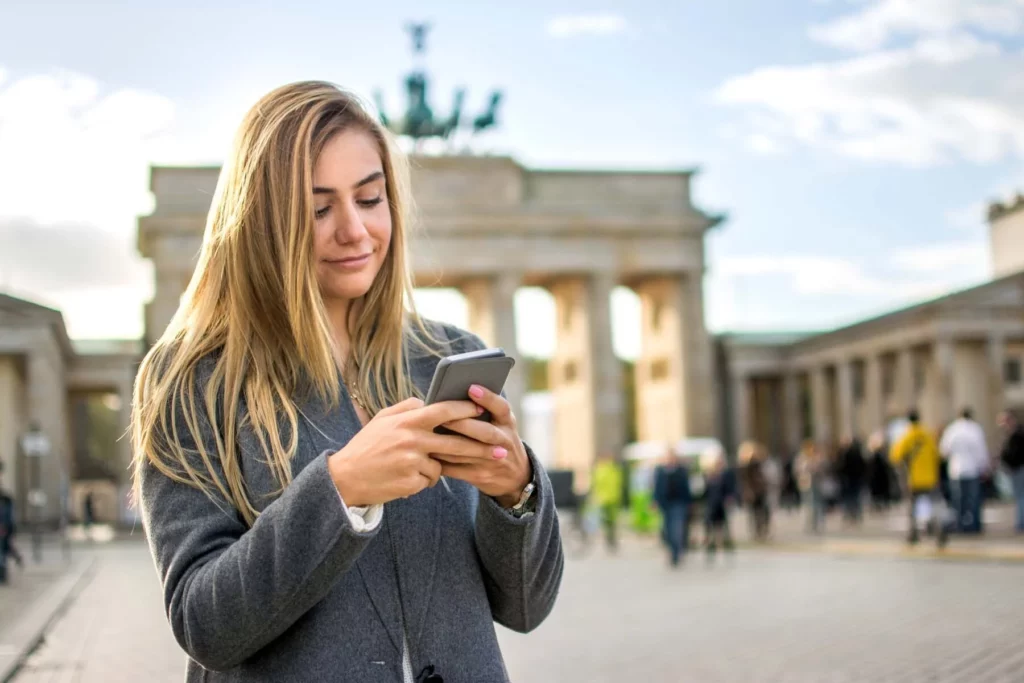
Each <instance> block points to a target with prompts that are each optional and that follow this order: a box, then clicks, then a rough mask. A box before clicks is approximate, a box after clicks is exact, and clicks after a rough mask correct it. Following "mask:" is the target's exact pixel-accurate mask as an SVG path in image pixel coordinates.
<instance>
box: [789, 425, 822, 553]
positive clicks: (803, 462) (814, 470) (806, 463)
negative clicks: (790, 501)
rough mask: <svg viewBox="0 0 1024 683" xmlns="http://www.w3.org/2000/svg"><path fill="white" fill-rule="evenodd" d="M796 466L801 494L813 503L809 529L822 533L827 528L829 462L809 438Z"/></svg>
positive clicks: (801, 448) (804, 443)
mask: <svg viewBox="0 0 1024 683" xmlns="http://www.w3.org/2000/svg"><path fill="white" fill-rule="evenodd" d="M794 467H795V469H796V471H797V480H798V481H799V483H800V492H801V495H802V496H806V497H807V498H808V499H809V500H810V503H811V510H810V513H809V516H808V518H807V530H808V531H809V532H810V533H813V534H820V533H822V532H823V531H824V530H825V509H826V493H827V491H826V490H825V489H826V480H827V477H828V476H829V472H828V463H827V462H826V461H825V457H824V455H823V454H822V451H821V449H820V448H819V447H818V445H817V444H816V443H814V441H812V440H810V439H807V440H805V441H804V442H803V443H802V444H801V445H800V453H799V454H798V455H797V457H796V464H795V465H794Z"/></svg>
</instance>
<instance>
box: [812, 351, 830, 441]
mask: <svg viewBox="0 0 1024 683" xmlns="http://www.w3.org/2000/svg"><path fill="white" fill-rule="evenodd" d="M825 372H826V368H825V366H824V365H822V366H818V367H815V368H813V369H812V370H811V373H810V375H811V419H812V420H813V429H812V434H813V435H814V440H815V441H818V442H820V443H825V442H827V441H829V440H830V439H831V438H832V428H833V425H832V408H831V402H832V401H831V397H830V396H829V390H828V378H827V377H826V376H825Z"/></svg>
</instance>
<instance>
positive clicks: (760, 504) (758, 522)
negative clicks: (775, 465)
mask: <svg viewBox="0 0 1024 683" xmlns="http://www.w3.org/2000/svg"><path fill="white" fill-rule="evenodd" d="M736 459H737V461H738V462H739V482H740V493H741V495H742V498H743V504H744V506H745V507H746V508H747V511H748V514H749V516H750V530H751V536H752V537H753V538H754V540H756V541H765V540H767V539H768V531H769V524H770V523H771V508H770V507H769V505H768V477H767V475H766V472H765V460H766V454H765V450H764V447H763V446H761V445H760V444H758V443H755V442H753V441H747V442H744V443H742V444H740V448H739V451H738V452H737V458H736Z"/></svg>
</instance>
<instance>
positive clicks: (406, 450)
mask: <svg viewBox="0 0 1024 683" xmlns="http://www.w3.org/2000/svg"><path fill="white" fill-rule="evenodd" d="M482 412H483V409H482V408H480V407H479V406H477V405H476V404H474V403H472V402H471V401H444V402H442V403H435V404H433V405H429V406H424V405H423V401H421V400H420V399H418V398H410V399H407V400H405V401H402V402H401V403H398V404H396V405H393V406H390V407H388V408H385V409H384V410H382V411H380V412H379V413H377V414H376V415H375V416H374V417H373V419H371V420H370V421H369V422H367V423H366V426H364V427H363V428H362V429H361V430H359V432H358V433H357V434H356V435H355V436H354V437H352V440H351V441H349V442H348V444H346V445H345V447H344V448H342V449H341V450H340V451H338V452H337V453H335V454H334V455H332V456H330V459H329V462H328V468H329V470H330V473H331V479H333V480H334V485H335V486H336V487H337V488H338V492H339V493H340V494H341V497H342V499H343V500H344V501H345V504H346V505H348V506H352V507H361V506H364V505H374V504H377V503H387V502H389V501H392V500H395V499H396V498H408V497H409V496H411V495H414V494H416V493H419V492H420V491H422V490H423V489H425V488H428V487H430V486H433V485H434V484H436V483H437V480H438V479H439V478H440V477H441V474H442V464H441V463H440V462H438V461H437V460H434V459H433V458H431V457H430V454H431V453H438V452H440V453H452V454H455V455H456V456H457V457H465V458H473V459H478V460H480V459H486V458H489V457H490V454H491V447H490V446H488V445H486V444H483V443H479V442H476V441H473V440H471V439H467V438H466V437H463V436H458V435H442V434H435V433H434V428H435V427H437V426H438V425H442V424H445V423H459V422H461V421H463V420H468V419H469V418H471V417H473V416H476V415H480V414H481V413H482Z"/></svg>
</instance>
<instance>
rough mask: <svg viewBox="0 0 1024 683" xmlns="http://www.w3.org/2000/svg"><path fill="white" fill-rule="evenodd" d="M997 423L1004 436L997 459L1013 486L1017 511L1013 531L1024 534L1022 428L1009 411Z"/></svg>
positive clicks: (1023, 452) (1023, 436)
mask: <svg viewBox="0 0 1024 683" xmlns="http://www.w3.org/2000/svg"><path fill="white" fill-rule="evenodd" d="M998 422H999V426H1000V427H1001V428H1002V430H1003V432H1004V433H1005V434H1006V439H1005V441H1003V448H1002V451H1001V452H1000V454H999V459H1000V460H1001V461H1002V463H1003V465H1004V466H1005V467H1006V469H1007V470H1008V471H1009V474H1010V480H1011V482H1012V484H1013V498H1014V501H1015V502H1016V509H1017V514H1016V524H1015V529H1016V530H1017V533H1018V534H1024V426H1022V425H1021V423H1020V422H1019V421H1018V420H1017V418H1016V417H1015V416H1014V415H1013V413H1011V412H1009V411H1003V412H1001V413H1000V414H999V418H998Z"/></svg>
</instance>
